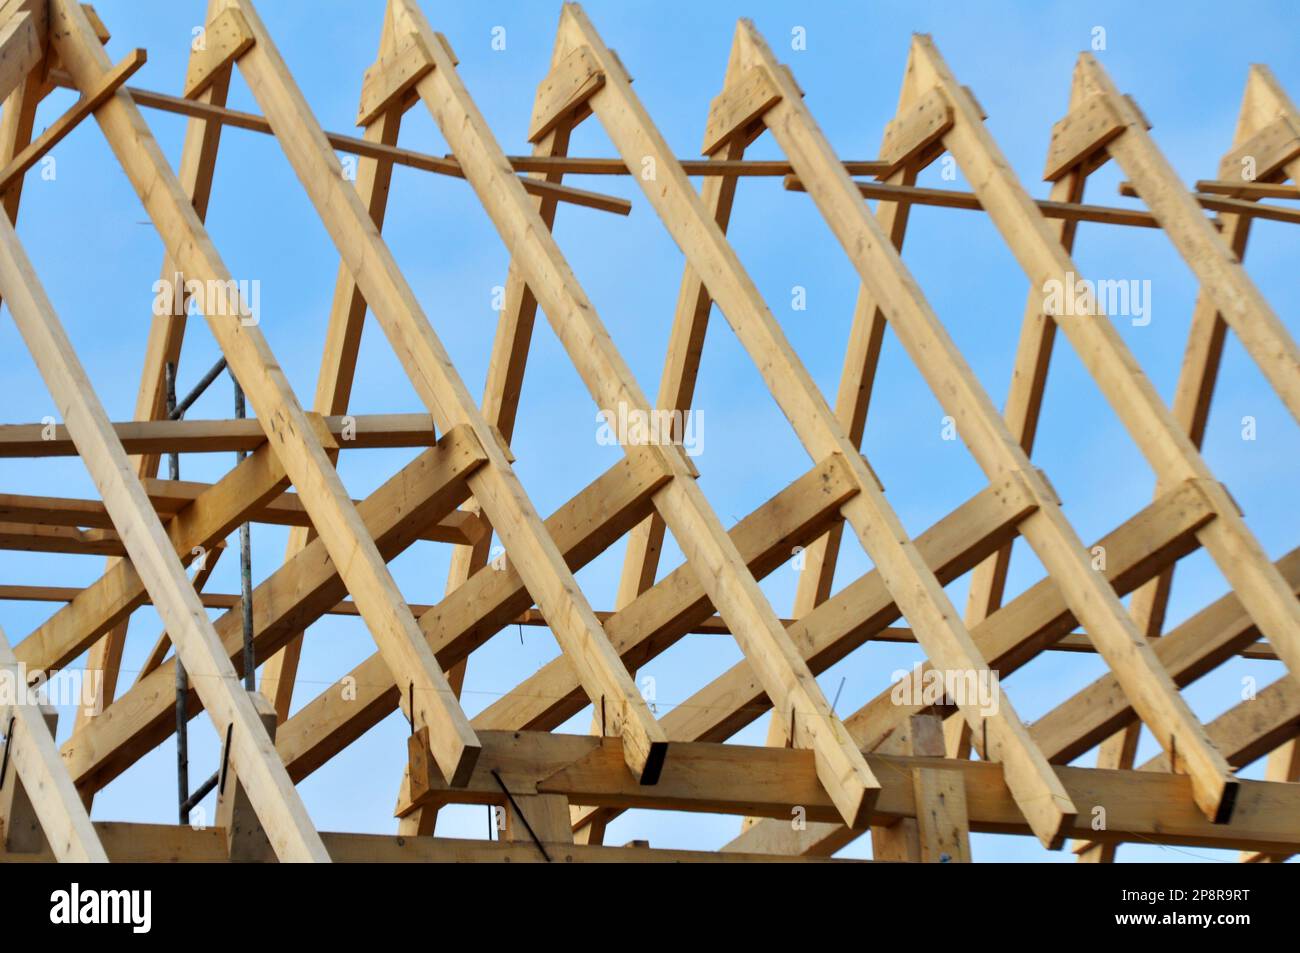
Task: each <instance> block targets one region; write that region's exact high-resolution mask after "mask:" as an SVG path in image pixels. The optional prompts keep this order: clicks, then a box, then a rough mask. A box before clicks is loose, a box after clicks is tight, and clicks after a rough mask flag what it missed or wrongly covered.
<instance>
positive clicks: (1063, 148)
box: [1043, 95, 1124, 182]
mask: <svg viewBox="0 0 1300 953" xmlns="http://www.w3.org/2000/svg"><path fill="white" fill-rule="evenodd" d="M1122 132H1124V120H1123V119H1122V118H1121V117H1120V115H1119V113H1118V112H1117V111H1116V110H1115V108H1114V106H1113V104H1112V103H1111V100H1110V99H1109V98H1107V97H1105V96H1098V95H1091V96H1086V97H1084V98H1082V99H1081V100H1080V102H1078V103H1077V104H1075V105H1072V106H1071V109H1070V112H1069V114H1068V115H1066V117H1065V118H1064V119H1062V120H1061V121H1060V122H1058V123H1057V124H1056V125H1055V126H1053V127H1052V141H1051V144H1050V145H1049V146H1048V147H1047V167H1046V168H1045V169H1044V170H1043V181H1044V182H1055V181H1057V180H1058V179H1061V178H1063V177H1064V176H1065V175H1066V173H1068V172H1070V171H1071V170H1072V169H1074V168H1075V167H1076V166H1079V165H1083V164H1084V163H1086V162H1087V161H1088V160H1089V159H1091V158H1092V157H1093V156H1094V155H1095V154H1096V153H1098V152H1100V151H1101V150H1103V149H1104V148H1105V147H1106V144H1107V143H1109V142H1110V141H1111V140H1112V139H1114V138H1115V137H1116V136H1118V135H1120V134H1121V133H1122Z"/></svg>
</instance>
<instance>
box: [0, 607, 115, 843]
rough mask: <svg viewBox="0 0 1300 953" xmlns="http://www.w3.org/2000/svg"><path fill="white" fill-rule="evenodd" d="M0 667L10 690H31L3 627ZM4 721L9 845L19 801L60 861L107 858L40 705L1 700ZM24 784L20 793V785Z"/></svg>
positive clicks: (0, 794) (2, 792)
mask: <svg viewBox="0 0 1300 953" xmlns="http://www.w3.org/2000/svg"><path fill="white" fill-rule="evenodd" d="M0 672H3V675H4V678H5V679H6V680H8V681H9V685H10V688H11V690H13V691H16V692H19V693H22V692H26V691H27V679H26V677H25V674H24V672H23V670H22V669H20V668H19V666H18V659H17V658H15V657H14V653H13V649H12V648H10V646H9V640H8V639H7V638H6V637H5V634H4V630H3V629H0ZM0 724H3V725H4V730H5V735H6V737H5V748H4V752H3V755H4V760H5V762H6V763H7V765H8V771H7V772H6V774H5V777H4V778H3V779H2V780H3V782H4V783H3V787H0V799H2V801H0V803H3V804H4V805H5V807H6V808H9V809H10V810H7V811H5V813H6V815H7V816H6V818H5V820H6V821H7V823H6V824H5V827H4V831H3V833H4V841H5V844H6V846H7V845H8V843H9V840H10V837H11V836H12V834H13V831H12V829H11V824H12V822H13V821H14V819H15V817H14V814H13V813H12V812H11V811H12V807H13V806H14V805H15V804H16V803H17V802H19V801H22V800H25V803H26V804H27V805H29V806H30V807H31V810H32V812H33V813H34V814H35V815H36V819H37V820H38V821H39V822H40V826H41V830H42V831H43V832H44V835H45V836H44V840H45V842H46V844H47V845H48V846H49V848H50V850H51V851H52V852H53V854H54V858H55V859H56V860H59V861H70V862H75V863H83V864H84V863H107V862H108V856H107V854H105V852H104V847H103V845H102V844H101V843H100V841H99V835H98V834H96V833H95V829H94V827H92V826H91V823H90V815H89V814H87V813H86V808H85V807H84V806H83V805H82V803H81V798H80V797H78V795H77V789H76V788H75V787H73V786H72V779H71V778H70V777H69V776H68V771H67V769H66V768H65V767H64V766H63V764H62V763H61V762H60V761H59V752H58V749H57V748H55V747H54V736H53V735H52V734H51V733H50V729H49V727H48V726H47V724H46V722H45V718H44V717H43V715H42V713H41V710H40V708H39V706H38V705H35V704H30V703H28V701H27V700H26V699H19V700H18V701H17V702H16V703H15V704H11V705H0ZM19 785H21V786H22V792H21V793H19V792H18V790H17V788H18V787H19Z"/></svg>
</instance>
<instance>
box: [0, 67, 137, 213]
mask: <svg viewBox="0 0 1300 953" xmlns="http://www.w3.org/2000/svg"><path fill="white" fill-rule="evenodd" d="M0 55H2V54H0ZM146 59H147V56H146V54H145V51H144V50H142V49H136V50H132V51H131V52H130V53H128V54H127V55H126V56H125V57H124V58H123V59H122V62H120V63H118V64H117V65H116V66H115V67H113V69H112V72H110V73H108V74H107V75H105V76H104V79H103V80H102V81H101V82H100V84H99V85H98V86H97V87H96V88H95V89H93V90H90V91H88V92H87V93H86V94H85V95H84V96H82V97H81V98H80V99H78V100H77V101H76V102H75V103H73V104H72V105H71V106H70V107H69V108H68V110H67V111H66V112H65V113H64V114H63V115H61V116H60V117H59V118H58V119H56V120H54V122H52V123H50V124H49V125H48V126H47V127H46V128H45V131H44V132H42V133H41V135H40V137H39V138H38V139H36V141H35V142H32V143H29V144H28V145H27V147H26V148H24V149H23V150H22V151H21V152H19V153H18V154H17V155H16V156H14V157H13V158H12V159H10V160H9V161H8V162H6V163H5V164H4V165H3V167H0V191H5V190H7V189H9V188H10V187H11V186H12V185H13V183H14V182H16V181H18V180H19V179H21V178H22V177H23V175H25V174H26V172H27V171H28V170H29V169H30V168H31V167H32V166H34V165H36V163H38V162H40V161H41V159H42V157H44V156H45V155H46V154H47V153H49V151H50V150H51V149H53V148H54V147H55V146H56V145H58V144H59V143H60V142H62V141H63V140H64V139H65V138H66V137H67V135H68V133H70V132H72V130H73V129H75V128H77V126H78V124H80V122H81V121H82V120H83V119H85V118H86V117H87V116H89V115H90V114H91V113H93V112H94V111H95V110H96V109H97V108H98V107H99V105H100V104H101V103H103V102H104V101H105V100H106V99H108V97H110V96H112V95H113V93H115V92H117V89H118V87H119V86H121V85H122V84H123V83H125V82H126V81H127V80H128V79H129V78H130V77H131V76H132V75H133V74H134V73H135V71H136V70H138V69H139V68H140V67H141V66H143V65H144V64H145V60H146Z"/></svg>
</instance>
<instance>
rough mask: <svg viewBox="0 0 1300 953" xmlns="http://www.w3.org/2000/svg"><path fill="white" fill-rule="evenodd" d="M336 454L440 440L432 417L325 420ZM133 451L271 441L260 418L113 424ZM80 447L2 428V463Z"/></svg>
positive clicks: (38, 427)
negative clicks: (351, 450) (342, 451)
mask: <svg viewBox="0 0 1300 953" xmlns="http://www.w3.org/2000/svg"><path fill="white" fill-rule="evenodd" d="M319 423H320V428H321V429H323V430H324V431H325V432H327V433H328V434H329V437H330V439H329V446H330V449H331V450H339V449H355V450H369V449H378V448H383V449H392V448H400V447H432V446H433V445H434V444H435V443H436V442H437V440H438V435H437V434H436V433H435V432H434V428H433V418H431V417H430V416H429V415H428V414H357V415H355V416H329V417H325V418H322V419H320V420H319ZM110 426H112V428H113V432H114V433H115V434H116V435H117V438H118V439H119V440H120V441H121V443H122V446H123V447H124V448H125V449H126V451H127V453H130V454H132V455H133V456H140V455H154V456H156V455H158V454H161V453H226V452H231V451H240V450H242V451H244V452H245V453H252V452H253V451H254V450H256V449H257V448H258V447H261V446H262V445H264V444H265V443H266V440H267V438H266V431H265V430H264V429H263V424H261V423H260V422H259V421H257V420H252V419H249V420H157V419H152V420H151V419H141V420H137V421H131V422H127V423H117V424H111V425H110ZM76 455H77V447H76V444H75V443H74V442H73V440H72V438H71V437H70V436H69V434H68V431H67V428H66V427H64V426H63V425H62V424H54V425H46V424H0V459H6V458H15V457H74V456H76Z"/></svg>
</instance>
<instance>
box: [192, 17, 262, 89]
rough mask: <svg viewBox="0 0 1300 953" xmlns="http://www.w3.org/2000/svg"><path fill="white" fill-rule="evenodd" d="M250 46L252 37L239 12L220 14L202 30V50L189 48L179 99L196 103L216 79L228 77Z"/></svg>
mask: <svg viewBox="0 0 1300 953" xmlns="http://www.w3.org/2000/svg"><path fill="white" fill-rule="evenodd" d="M252 45H253V34H252V33H250V32H249V29H248V24H247V23H245V22H244V18H243V17H242V16H240V14H239V11H238V10H223V11H222V12H221V13H219V14H218V15H217V16H216V18H215V19H212V20H209V21H208V24H207V26H205V27H204V28H203V43H202V45H201V47H200V48H199V49H193V47H191V50H192V52H191V55H190V62H189V66H188V68H187V69H186V71H185V87H184V92H183V93H182V95H183V96H184V97H185V98H186V99H197V98H198V97H199V96H201V95H202V94H203V93H205V92H206V91H207V90H208V88H209V87H211V86H212V84H213V83H214V82H215V81H216V80H217V78H218V77H221V76H229V74H230V68H231V67H232V66H233V65H234V64H235V61H236V60H238V59H239V57H240V56H241V55H243V53H244V51H245V50H247V49H248V48H249V47H250V46H252Z"/></svg>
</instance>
